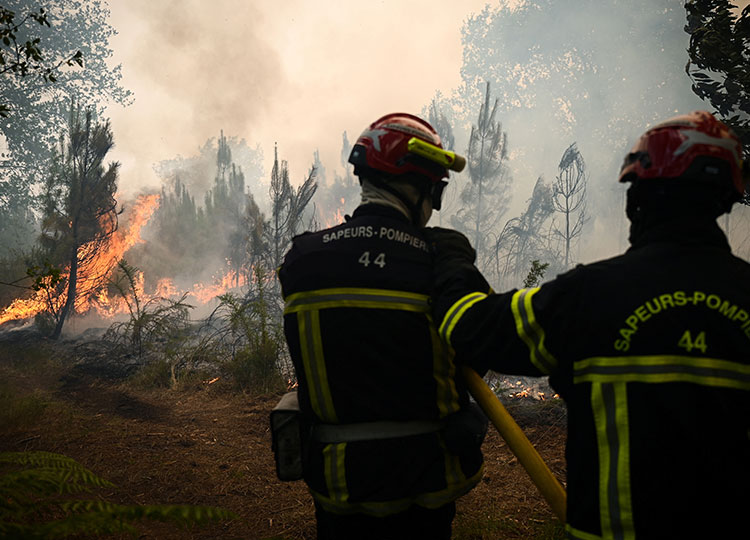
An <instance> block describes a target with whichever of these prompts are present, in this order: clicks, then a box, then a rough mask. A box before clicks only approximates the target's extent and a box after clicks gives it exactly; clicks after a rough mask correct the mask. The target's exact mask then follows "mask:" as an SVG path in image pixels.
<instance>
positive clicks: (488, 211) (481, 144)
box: [452, 82, 511, 264]
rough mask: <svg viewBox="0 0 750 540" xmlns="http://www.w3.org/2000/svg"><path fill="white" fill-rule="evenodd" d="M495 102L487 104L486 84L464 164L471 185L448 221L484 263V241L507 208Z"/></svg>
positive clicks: (503, 139) (504, 150)
mask: <svg viewBox="0 0 750 540" xmlns="http://www.w3.org/2000/svg"><path fill="white" fill-rule="evenodd" d="M497 104H498V100H497V99H495V101H494V103H490V83H489V82H487V86H486V91H485V97H484V102H483V103H482V105H481V107H480V109H479V116H478V118H477V123H476V124H474V125H473V126H472V128H471V135H470V137H469V148H468V152H467V164H468V171H469V176H470V178H471V183H470V184H468V185H467V186H466V187H465V188H464V190H463V191H462V192H461V202H462V203H463V204H464V207H463V208H461V209H460V210H459V211H458V212H457V213H456V215H455V216H454V217H453V219H452V223H453V226H454V227H456V228H457V229H459V230H461V231H463V232H465V233H466V234H467V235H468V236H469V238H470V239H472V240H473V244H474V249H476V250H477V254H478V255H479V257H480V264H482V261H481V258H484V259H485V261H486V259H487V257H489V256H491V253H489V252H488V250H487V247H488V242H487V238H488V236H489V234H490V233H491V232H492V231H493V229H494V228H495V226H496V225H497V224H498V222H499V220H500V219H501V218H502V216H503V214H505V212H506V211H507V209H508V202H509V199H510V196H509V193H508V192H509V188H510V181H511V179H510V175H509V173H508V171H507V167H506V165H505V161H506V159H507V157H508V136H507V134H506V133H505V132H504V131H503V130H502V125H501V124H500V122H498V121H496V120H495V115H496V113H497Z"/></svg>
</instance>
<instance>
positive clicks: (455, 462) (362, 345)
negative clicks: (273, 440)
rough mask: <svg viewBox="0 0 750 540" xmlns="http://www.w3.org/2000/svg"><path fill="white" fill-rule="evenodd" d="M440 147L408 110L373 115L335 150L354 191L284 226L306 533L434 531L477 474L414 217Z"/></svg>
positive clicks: (423, 209)
mask: <svg viewBox="0 0 750 540" xmlns="http://www.w3.org/2000/svg"><path fill="white" fill-rule="evenodd" d="M415 144H416V145H417V146H416V147H415V146H414V145H415ZM411 148H415V151H412V150H411ZM420 148H421V149H422V150H424V149H425V148H426V149H427V150H428V152H427V153H425V152H422V154H424V155H419V154H418V153H415V152H416V150H418V149H420ZM425 155H427V156H428V157H424V156H425ZM430 155H432V158H430V157H429V156H430ZM435 156H437V158H441V159H443V160H445V159H447V161H445V162H438V161H440V160H438V161H435V159H436V158H435ZM454 158H456V156H455V154H453V153H451V152H447V151H444V150H443V149H442V146H441V142H440V138H439V136H438V134H437V133H436V131H435V130H434V129H433V128H432V127H431V126H430V125H429V124H428V123H426V122H424V121H423V120H421V119H419V118H417V117H415V116H412V115H409V114H390V115H387V116H384V117H383V118H381V119H379V120H378V121H376V122H374V123H373V124H372V125H370V126H369V128H368V129H366V130H365V131H364V132H363V133H362V135H361V136H360V137H359V139H358V140H357V143H356V144H355V145H354V147H353V149H352V152H351V156H350V158H349V161H350V162H351V163H352V164H354V173H355V174H356V175H357V176H358V177H359V180H360V184H361V186H362V203H361V204H360V205H359V206H358V207H357V208H356V210H355V211H354V212H353V215H352V216H351V217H349V216H347V220H346V222H345V223H343V224H341V225H338V226H336V227H333V228H330V229H326V230H323V231H319V232H314V233H305V234H302V235H300V236H297V237H295V238H294V241H293V245H292V248H291V249H290V251H289V253H287V255H286V258H285V260H284V263H283V265H282V266H281V268H280V270H279V279H280V281H281V285H282V291H283V295H284V300H285V309H284V330H285V334H286V339H287V343H288V345H289V350H290V354H291V357H292V361H293V363H294V367H295V371H296V375H297V378H298V381H299V402H300V409H301V410H302V412H303V414H304V416H305V417H306V419H307V420H308V422H309V423H310V424H311V431H310V432H311V436H310V440H309V447H308V448H307V450H306V458H305V459H306V461H305V471H304V480H305V482H306V483H307V485H308V487H309V489H310V492H311V494H312V496H313V499H314V502H315V508H316V518H317V528H318V538H319V539H328V538H331V539H333V538H336V539H339V538H346V539H353V538H357V539H361V538H362V539H364V538H373V539H374V538H377V539H392V538H430V539H440V538H446V539H448V538H450V536H451V526H452V520H453V517H454V515H455V502H454V501H455V500H456V499H457V498H458V497H460V496H461V495H463V494H465V493H467V492H468V491H469V490H470V489H471V488H472V487H474V486H475V485H476V484H477V482H478V481H479V480H480V478H481V475H482V470H483V469H482V454H481V450H480V445H481V440H482V437H483V436H484V432H485V431H486V419H485V418H482V417H479V416H477V415H476V414H475V412H476V411H475V409H474V408H473V407H470V406H469V405H470V403H469V399H468V394H467V392H466V389H465V387H464V386H463V385H462V384H461V381H459V380H457V378H456V366H455V362H454V358H453V354H452V352H451V351H450V350H449V349H448V348H447V347H446V346H445V345H444V344H443V342H442V341H441V340H440V338H439V337H438V333H437V328H436V326H435V324H434V323H433V320H432V316H431V312H430V307H429V294H430V291H431V280H432V254H431V252H430V249H429V247H428V243H427V241H426V239H425V237H424V234H423V228H424V226H425V224H426V223H427V220H428V219H429V218H430V215H431V212H432V210H433V209H434V210H438V209H439V208H440V199H441V194H442V191H443V188H444V187H445V185H446V182H445V181H444V180H443V178H446V177H448V169H447V166H446V165H447V163H448V162H450V161H453V159H454ZM458 159H462V158H461V157H460V156H458Z"/></svg>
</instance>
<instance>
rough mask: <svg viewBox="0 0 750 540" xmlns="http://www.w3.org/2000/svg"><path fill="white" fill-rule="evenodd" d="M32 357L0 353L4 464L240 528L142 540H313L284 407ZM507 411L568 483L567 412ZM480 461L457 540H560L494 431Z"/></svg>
mask: <svg viewBox="0 0 750 540" xmlns="http://www.w3.org/2000/svg"><path fill="white" fill-rule="evenodd" d="M28 349H29V347H28V345H23V346H21V345H18V344H8V343H4V342H2V341H0V452H3V451H14V452H18V451H36V450H39V451H47V452H55V453H60V454H64V455H66V456H69V457H71V458H73V459H75V460H76V461H78V462H79V463H81V464H82V465H83V466H85V467H87V468H88V469H90V470H91V471H93V472H94V473H95V474H97V475H98V476H100V477H102V478H105V479H107V480H109V481H111V482H113V483H114V484H115V486H116V487H113V488H103V489H98V490H96V491H95V493H94V494H93V495H90V494H89V495H87V496H89V497H91V496H93V497H98V498H101V499H103V500H106V501H109V502H113V503H121V504H194V505H205V506H218V507H222V508H225V509H229V510H231V511H232V512H234V513H235V514H236V515H237V516H238V517H237V518H236V519H234V520H231V521H225V522H220V523H213V524H209V525H205V526H202V527H192V528H189V529H185V528H181V527H178V526H175V525H169V524H164V523H160V522H141V523H139V524H138V525H137V528H138V530H139V533H140V536H139V538H141V539H159V540H169V539H259V540H271V539H275V540H297V539H305V540H307V539H314V538H315V518H314V509H313V504H312V500H311V498H310V496H309V494H308V493H307V490H306V488H305V485H304V483H302V482H280V481H278V480H277V478H276V474H275V466H274V460H273V454H272V452H271V434H270V432H269V428H268V416H269V412H270V411H271V409H272V408H273V406H274V405H275V404H276V402H277V401H278V399H279V397H280V395H256V396H251V395H246V394H237V393H236V392H232V391H230V390H229V389H228V388H227V386H228V385H227V384H226V383H225V382H224V381H222V380H218V381H216V382H214V383H213V384H208V383H207V382H204V381H197V382H195V383H194V384H192V385H189V386H188V387H183V388H181V389H180V390H168V389H143V388H138V387H136V386H134V385H133V384H132V383H131V382H129V381H127V380H112V379H108V378H105V377H102V376H101V374H98V373H91V372H87V370H85V369H84V370H82V369H79V368H80V366H76V365H75V364H74V363H73V362H71V361H68V360H69V359H67V358H65V355H66V352H65V351H64V350H62V351H61V350H57V349H55V348H50V347H49V346H46V347H41V348H39V349H36V348H34V349H35V350H34V351H29V350H28ZM40 351H43V352H40ZM506 406H507V407H508V409H509V411H510V412H511V414H512V415H514V417H515V418H516V419H517V421H518V422H519V424H520V425H521V427H522V428H523V429H524V431H525V433H526V434H527V436H528V437H529V439H530V440H531V442H532V443H533V444H534V445H535V446H536V448H537V449H538V451H539V453H540V454H541V456H542V457H543V458H544V460H545V461H546V462H547V464H548V465H549V466H550V468H551V469H552V471H553V472H554V473H555V475H556V476H557V477H558V478H559V479H560V480H561V481H563V483H564V477H565V461H564V446H565V409H564V405H563V404H562V403H561V402H559V401H558V400H550V401H546V402H544V401H536V400H533V399H514V400H509V401H507V402H506ZM483 451H484V455H485V462H486V465H485V474H484V478H483V480H482V481H481V482H480V484H479V485H478V486H477V487H476V488H475V489H474V490H473V491H472V492H471V493H469V494H468V495H466V496H464V497H463V498H461V499H460V500H459V501H458V503H457V515H456V519H455V521H454V534H453V538H454V540H490V539H492V540H502V539H516V538H542V539H556V538H562V537H563V534H562V528H561V526H560V524H559V522H558V521H557V519H556V518H555V517H554V516H553V514H552V512H551V511H550V510H549V507H548V506H547V504H546V503H545V501H544V500H543V499H542V497H541V495H540V494H539V492H538V491H537V489H536V487H535V486H534V485H533V484H532V482H531V481H530V479H529V477H528V475H527V474H526V472H525V471H524V469H523V468H522V467H521V466H520V465H519V463H518V460H517V459H516V458H515V457H514V456H513V454H512V453H511V452H510V450H509V449H508V447H507V446H506V445H505V443H504V442H503V440H502V439H501V438H500V436H499V435H498V434H497V432H496V431H495V430H494V429H493V428H492V427H490V431H489V433H488V436H487V438H486V440H485V442H484V445H483ZM115 537H117V536H115ZM122 538H132V536H129V535H122Z"/></svg>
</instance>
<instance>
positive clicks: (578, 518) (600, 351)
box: [432, 111, 750, 540]
mask: <svg viewBox="0 0 750 540" xmlns="http://www.w3.org/2000/svg"><path fill="white" fill-rule="evenodd" d="M741 152H742V150H741V146H740V142H739V140H738V138H737V137H736V136H735V135H734V133H733V132H732V131H731V130H730V129H729V128H727V127H726V126H725V125H724V124H722V123H720V122H719V121H717V120H716V119H715V118H714V117H713V116H712V115H711V114H709V113H707V112H703V111H700V112H694V113H691V114H688V115H683V116H678V117H676V118H673V119H670V120H668V121H666V122H664V123H662V124H660V125H657V126H655V127H653V128H651V129H649V130H648V131H647V132H646V133H645V134H644V135H643V136H642V137H641V138H640V140H639V141H638V143H637V144H636V146H635V147H634V148H633V150H632V152H631V153H630V154H628V156H627V157H626V159H625V162H624V164H623V167H622V170H621V173H620V178H619V180H620V182H626V183H629V188H628V191H627V215H628V218H629V219H630V221H631V229H630V243H631V247H630V248H629V249H628V250H627V252H626V253H625V254H623V255H620V256H617V257H614V258H612V259H609V260H604V261H601V262H597V263H594V264H589V265H581V266H578V267H577V268H575V269H574V270H571V271H569V272H567V273H566V274H563V275H561V276H558V277H557V279H554V280H552V281H550V282H548V283H546V284H544V285H542V286H541V287H540V288H529V289H521V290H516V291H511V292H508V293H505V294H490V295H487V294H486V293H485V292H484V291H485V287H486V285H485V283H484V279H483V278H482V277H481V275H479V274H478V272H477V270H476V269H475V268H474V267H473V265H472V264H471V261H472V249H471V247H470V246H469V244H468V241H467V240H466V239H465V238H464V237H461V236H459V235H458V234H456V233H451V232H445V231H441V230H439V229H438V230H435V231H434V232H433V233H432V242H433V244H434V245H435V246H436V249H437V251H438V253H439V257H438V259H437V262H436V267H435V271H436V291H437V292H436V296H435V320H436V321H440V333H441V336H442V337H444V339H445V340H446V341H447V342H448V343H450V344H451V345H452V346H453V348H454V349H455V350H456V354H459V355H460V358H461V359H462V360H463V361H466V362H467V363H468V364H469V365H470V366H471V367H473V368H475V369H476V370H477V371H478V372H479V373H480V374H484V373H485V372H486V371H487V370H488V369H493V370H496V371H499V372H502V373H507V374H518V375H532V376H549V377H550V383H551V384H552V386H553V387H554V388H555V390H556V391H557V392H558V393H559V394H560V396H561V397H562V398H563V399H564V400H565V402H566V404H567V407H568V440H567V449H566V459H567V491H568V507H567V524H566V530H567V535H568V538H573V539H579V540H594V539H600V538H605V539H612V538H615V539H624V540H627V539H635V538H638V539H643V538H654V539H656V538H658V539H667V538H680V539H683V538H740V537H745V536H746V535H747V526H746V519H747V511H748V509H750V474H749V471H750V439H749V437H750V432H749V431H748V430H749V428H750V393H749V392H748V391H749V390H750V353H749V351H750V265H749V264H748V263H746V262H745V261H743V260H741V259H739V258H737V257H735V256H733V255H732V253H731V252H730V248H729V244H728V242H727V238H726V237H725V235H724V233H723V232H722V230H721V229H720V228H719V226H718V225H717V223H716V218H717V217H718V216H720V215H721V214H723V213H725V212H729V211H730V208H731V206H732V204H733V203H734V202H736V201H738V200H739V199H740V197H741V196H742V194H743V193H744V191H745V188H746V182H747V176H748V175H747V165H745V166H744V167H743V164H742V159H741V157H742V153H741ZM742 530H745V533H742V532H740V531H742Z"/></svg>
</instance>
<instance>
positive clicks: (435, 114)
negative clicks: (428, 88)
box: [427, 99, 456, 225]
mask: <svg viewBox="0 0 750 540" xmlns="http://www.w3.org/2000/svg"><path fill="white" fill-rule="evenodd" d="M427 118H428V121H429V122H430V125H431V126H432V127H434V128H435V131H437V133H438V135H439V136H440V141H441V143H442V145H443V148H445V149H446V150H451V151H452V150H454V149H455V147H456V138H455V137H454V135H453V127H452V126H451V123H450V121H449V120H448V118H447V117H446V116H445V114H443V111H442V110H440V107H439V105H438V102H437V99H433V100H432V101H431V102H430V108H429V111H428V115H427ZM448 174H449V175H451V173H450V172H449V173H448ZM455 189H456V185H455V184H454V183H452V182H449V183H448V185H447V186H446V188H445V191H444V192H443V200H442V207H441V210H440V211H439V212H438V215H437V218H438V224H439V225H442V224H443V217H444V216H447V215H448V214H450V213H452V211H453V207H454V205H455V202H456V191H455Z"/></svg>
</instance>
